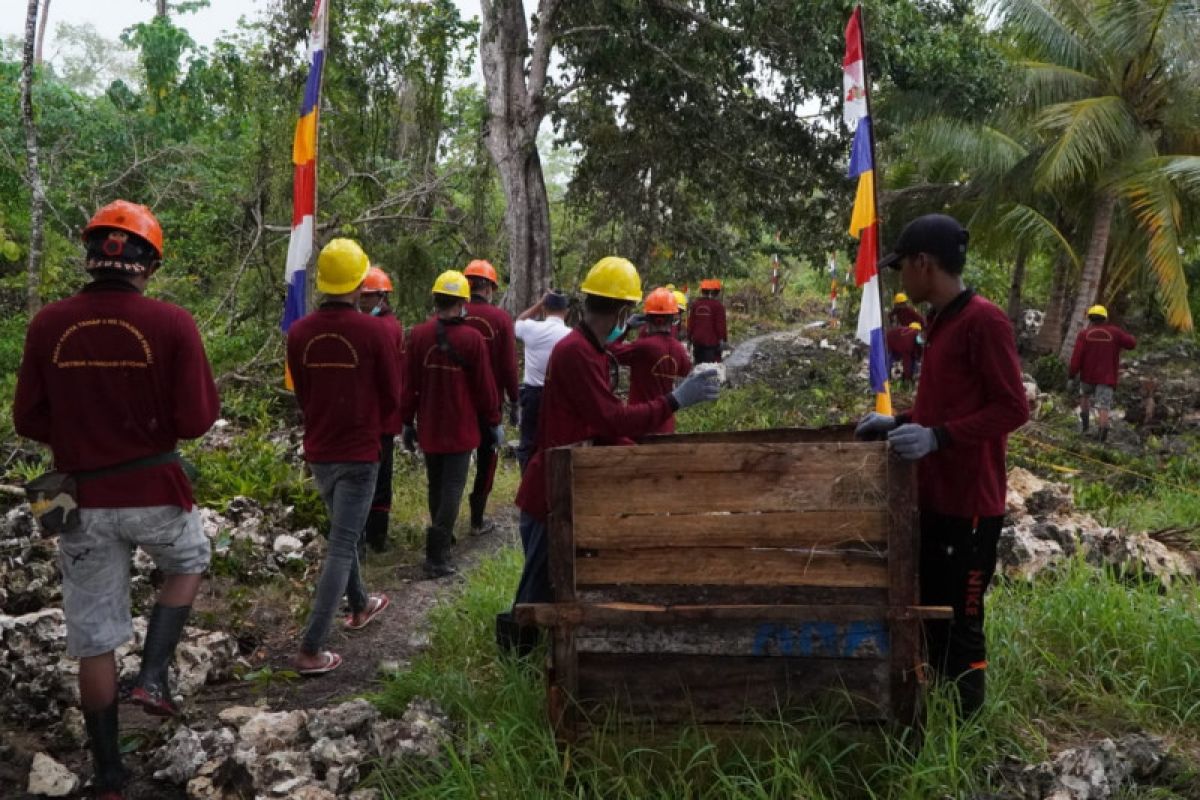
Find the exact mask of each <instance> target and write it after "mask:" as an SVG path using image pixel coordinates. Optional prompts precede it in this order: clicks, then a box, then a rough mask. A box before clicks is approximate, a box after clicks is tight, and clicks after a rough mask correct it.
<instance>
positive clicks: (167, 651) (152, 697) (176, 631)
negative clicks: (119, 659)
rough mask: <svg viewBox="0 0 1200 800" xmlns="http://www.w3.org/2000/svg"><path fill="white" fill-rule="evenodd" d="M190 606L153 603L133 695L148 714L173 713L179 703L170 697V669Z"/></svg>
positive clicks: (168, 714)
mask: <svg viewBox="0 0 1200 800" xmlns="http://www.w3.org/2000/svg"><path fill="white" fill-rule="evenodd" d="M191 613H192V607H191V606H177V607H170V606H162V605H159V604H158V603H155V604H154V609H153V610H152V611H151V612H150V624H149V626H147V628H146V644H145V645H144V646H143V647H142V668H141V671H140V672H139V673H138V677H137V681H136V682H135V684H134V687H133V691H132V692H131V693H130V699H131V700H133V702H135V703H137V704H138V705H139V706H141V707H142V708H143V709H145V711H146V713H147V714H154V715H155V716H158V717H173V716H175V715H176V714H178V713H179V707H178V706H177V705H175V701H174V700H173V699H172V697H171V686H170V683H169V674H168V673H169V669H170V666H171V662H172V661H174V660H175V647H176V645H178V644H179V637H180V636H182V635H183V626H184V625H185V624H187V621H188V617H189V616H191Z"/></svg>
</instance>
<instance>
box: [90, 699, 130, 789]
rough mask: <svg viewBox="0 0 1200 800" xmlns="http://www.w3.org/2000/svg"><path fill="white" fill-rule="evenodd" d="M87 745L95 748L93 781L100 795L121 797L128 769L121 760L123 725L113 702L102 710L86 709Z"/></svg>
mask: <svg viewBox="0 0 1200 800" xmlns="http://www.w3.org/2000/svg"><path fill="white" fill-rule="evenodd" d="M83 724H84V727H85V728H87V735H88V745H89V747H90V748H91V750H92V768H93V773H94V774H93V777H92V785H93V787H94V788H95V792H96V795H97V796H98V797H102V798H105V800H118V799H119V798H121V797H122V794H121V790H122V788H123V787H124V786H125V781H126V780H128V778H129V773H127V772H126V771H125V766H124V765H123V764H122V763H121V729H120V724H119V719H118V715H117V704H116V703H115V702H114V703H112V704H111V705H109V706H108V707H107V708H102V709H100V710H99V711H84V712H83Z"/></svg>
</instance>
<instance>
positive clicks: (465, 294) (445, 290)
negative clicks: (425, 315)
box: [433, 269, 471, 300]
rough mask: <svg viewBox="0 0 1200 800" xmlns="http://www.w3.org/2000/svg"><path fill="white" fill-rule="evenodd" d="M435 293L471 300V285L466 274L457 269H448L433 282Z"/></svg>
mask: <svg viewBox="0 0 1200 800" xmlns="http://www.w3.org/2000/svg"><path fill="white" fill-rule="evenodd" d="M433 293H434V294H444V295H448V296H450V297H459V298H462V299H463V300H470V299H471V285H470V284H469V283H467V276H466V275H463V274H462V273H461V272H459V271H458V270H456V269H448V270H446V271H445V272H443V273H442V274H441V275H438V276H437V280H436V281H434V282H433Z"/></svg>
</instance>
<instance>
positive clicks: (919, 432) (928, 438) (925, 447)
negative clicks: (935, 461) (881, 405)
mask: <svg viewBox="0 0 1200 800" xmlns="http://www.w3.org/2000/svg"><path fill="white" fill-rule="evenodd" d="M888 444H890V445H891V446H892V449H893V450H895V451H896V455H898V456H900V457H901V458H903V459H904V460H905V461H917V460H918V459H922V458H924V457H925V456H927V455H929V454H930V453H932V452H933V451H934V450H937V449H938V440H937V434H935V433H934V432H933V428H926V427H925V426H924V425H917V424H916V423H913V422H910V423H909V424H907V425H901V426H900V427H899V428H896V429H895V430H894V431H892V432H891V433H889V434H888Z"/></svg>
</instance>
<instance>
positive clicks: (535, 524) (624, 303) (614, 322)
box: [496, 256, 720, 652]
mask: <svg viewBox="0 0 1200 800" xmlns="http://www.w3.org/2000/svg"><path fill="white" fill-rule="evenodd" d="M580 289H581V290H582V291H583V296H584V302H583V308H584V314H583V320H582V321H581V322H580V323H579V325H578V326H577V327H576V328H575V330H573V331H571V333H570V334H568V335H567V336H566V337H565V338H564V339H563V340H562V341H560V342H559V343H558V344H557V345H556V346H555V347H554V352H552V353H551V354H550V362H549V364H548V365H547V367H546V380H545V384H544V388H543V390H542V406H541V411H540V417H539V422H538V434H537V440H536V443H535V447H534V454H533V458H532V459H531V460H530V461H529V465H528V466H527V467H526V469H525V474H524V476H523V477H522V480H521V488H520V490H518V492H517V506H518V507H519V508H520V509H521V522H520V530H521V542H522V544H524V546H525V569H524V571H523V572H522V574H521V583H520V585H519V586H518V588H517V596H516V602H517V603H543V602H548V601H551V600H553V599H554V594H553V590H552V587H551V585H550V574H549V550H548V543H547V534H546V519H547V516H548V515H549V502H548V498H547V497H546V469H547V463H546V453H547V451H549V450H550V449H551V448H555V447H563V446H565V445H572V444H578V443H580V442H591V443H592V444H595V445H613V444H628V443H630V441H631V440H632V439H636V438H638V437H640V436H645V435H646V434H648V433H650V432H651V431H655V430H657V429H659V428H660V427H661V426H662V425H663V423H665V422H666V421H667V420H668V419H669V418H670V417H671V416H672V415H673V414H675V412H676V411H679V410H680V409H683V408H687V407H688V406H692V405H695V404H696V403H703V402H706V401H710V400H715V399H716V398H717V395H718V394H719V392H720V389H719V386H718V383H717V377H716V374H715V371H704V372H701V371H697V372H693V373H692V374H691V375H689V376H688V377H687V378H685V379H684V380H683V381H682V382H681V383H680V384H679V385H678V386H676V387H675V389H674V391H672V392H671V393H669V394H666V395H663V396H662V397H657V398H655V399H653V400H650V401H648V402H645V403H631V404H629V405H626V404H625V403H623V402H621V398H619V397H617V396H616V395H615V394H614V393H613V390H612V387H611V386H610V385H609V380H608V376H609V372H608V369H609V363H610V358H611V354H610V353H609V351H608V345H610V344H612V343H613V342H616V341H618V340H619V339H620V338H621V337H622V336H623V335H624V333H625V324H626V322H627V321H628V319H629V315H630V312H631V311H632V310H633V307H634V305H635V304H636V303H639V302H641V300H642V279H641V276H640V275H638V271H637V269H636V268H635V267H634V266H633V264H632V263H630V262H629V260H628V259H624V258H618V257H616V256H608V257H607V258H602V259H600V260H599V261H598V262H596V264H595V266H593V267H592V269H591V271H589V272H588V274H587V277H586V278H585V279H584V281H583V285H582V286H581V287H580ZM496 637H497V641H498V643H499V644H500V645H501V646H502V647H504V648H506V649H507V648H516V649H517V650H518V651H520V652H527V651H528V648H529V647H531V646H532V644H533V642H535V641H536V639H537V630H536V629H532V630H528V629H521V628H520V627H519V626H517V625H516V623H515V621H514V620H513V618H512V615H511V613H506V614H501V615H499V617H498V618H497V620H496Z"/></svg>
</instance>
